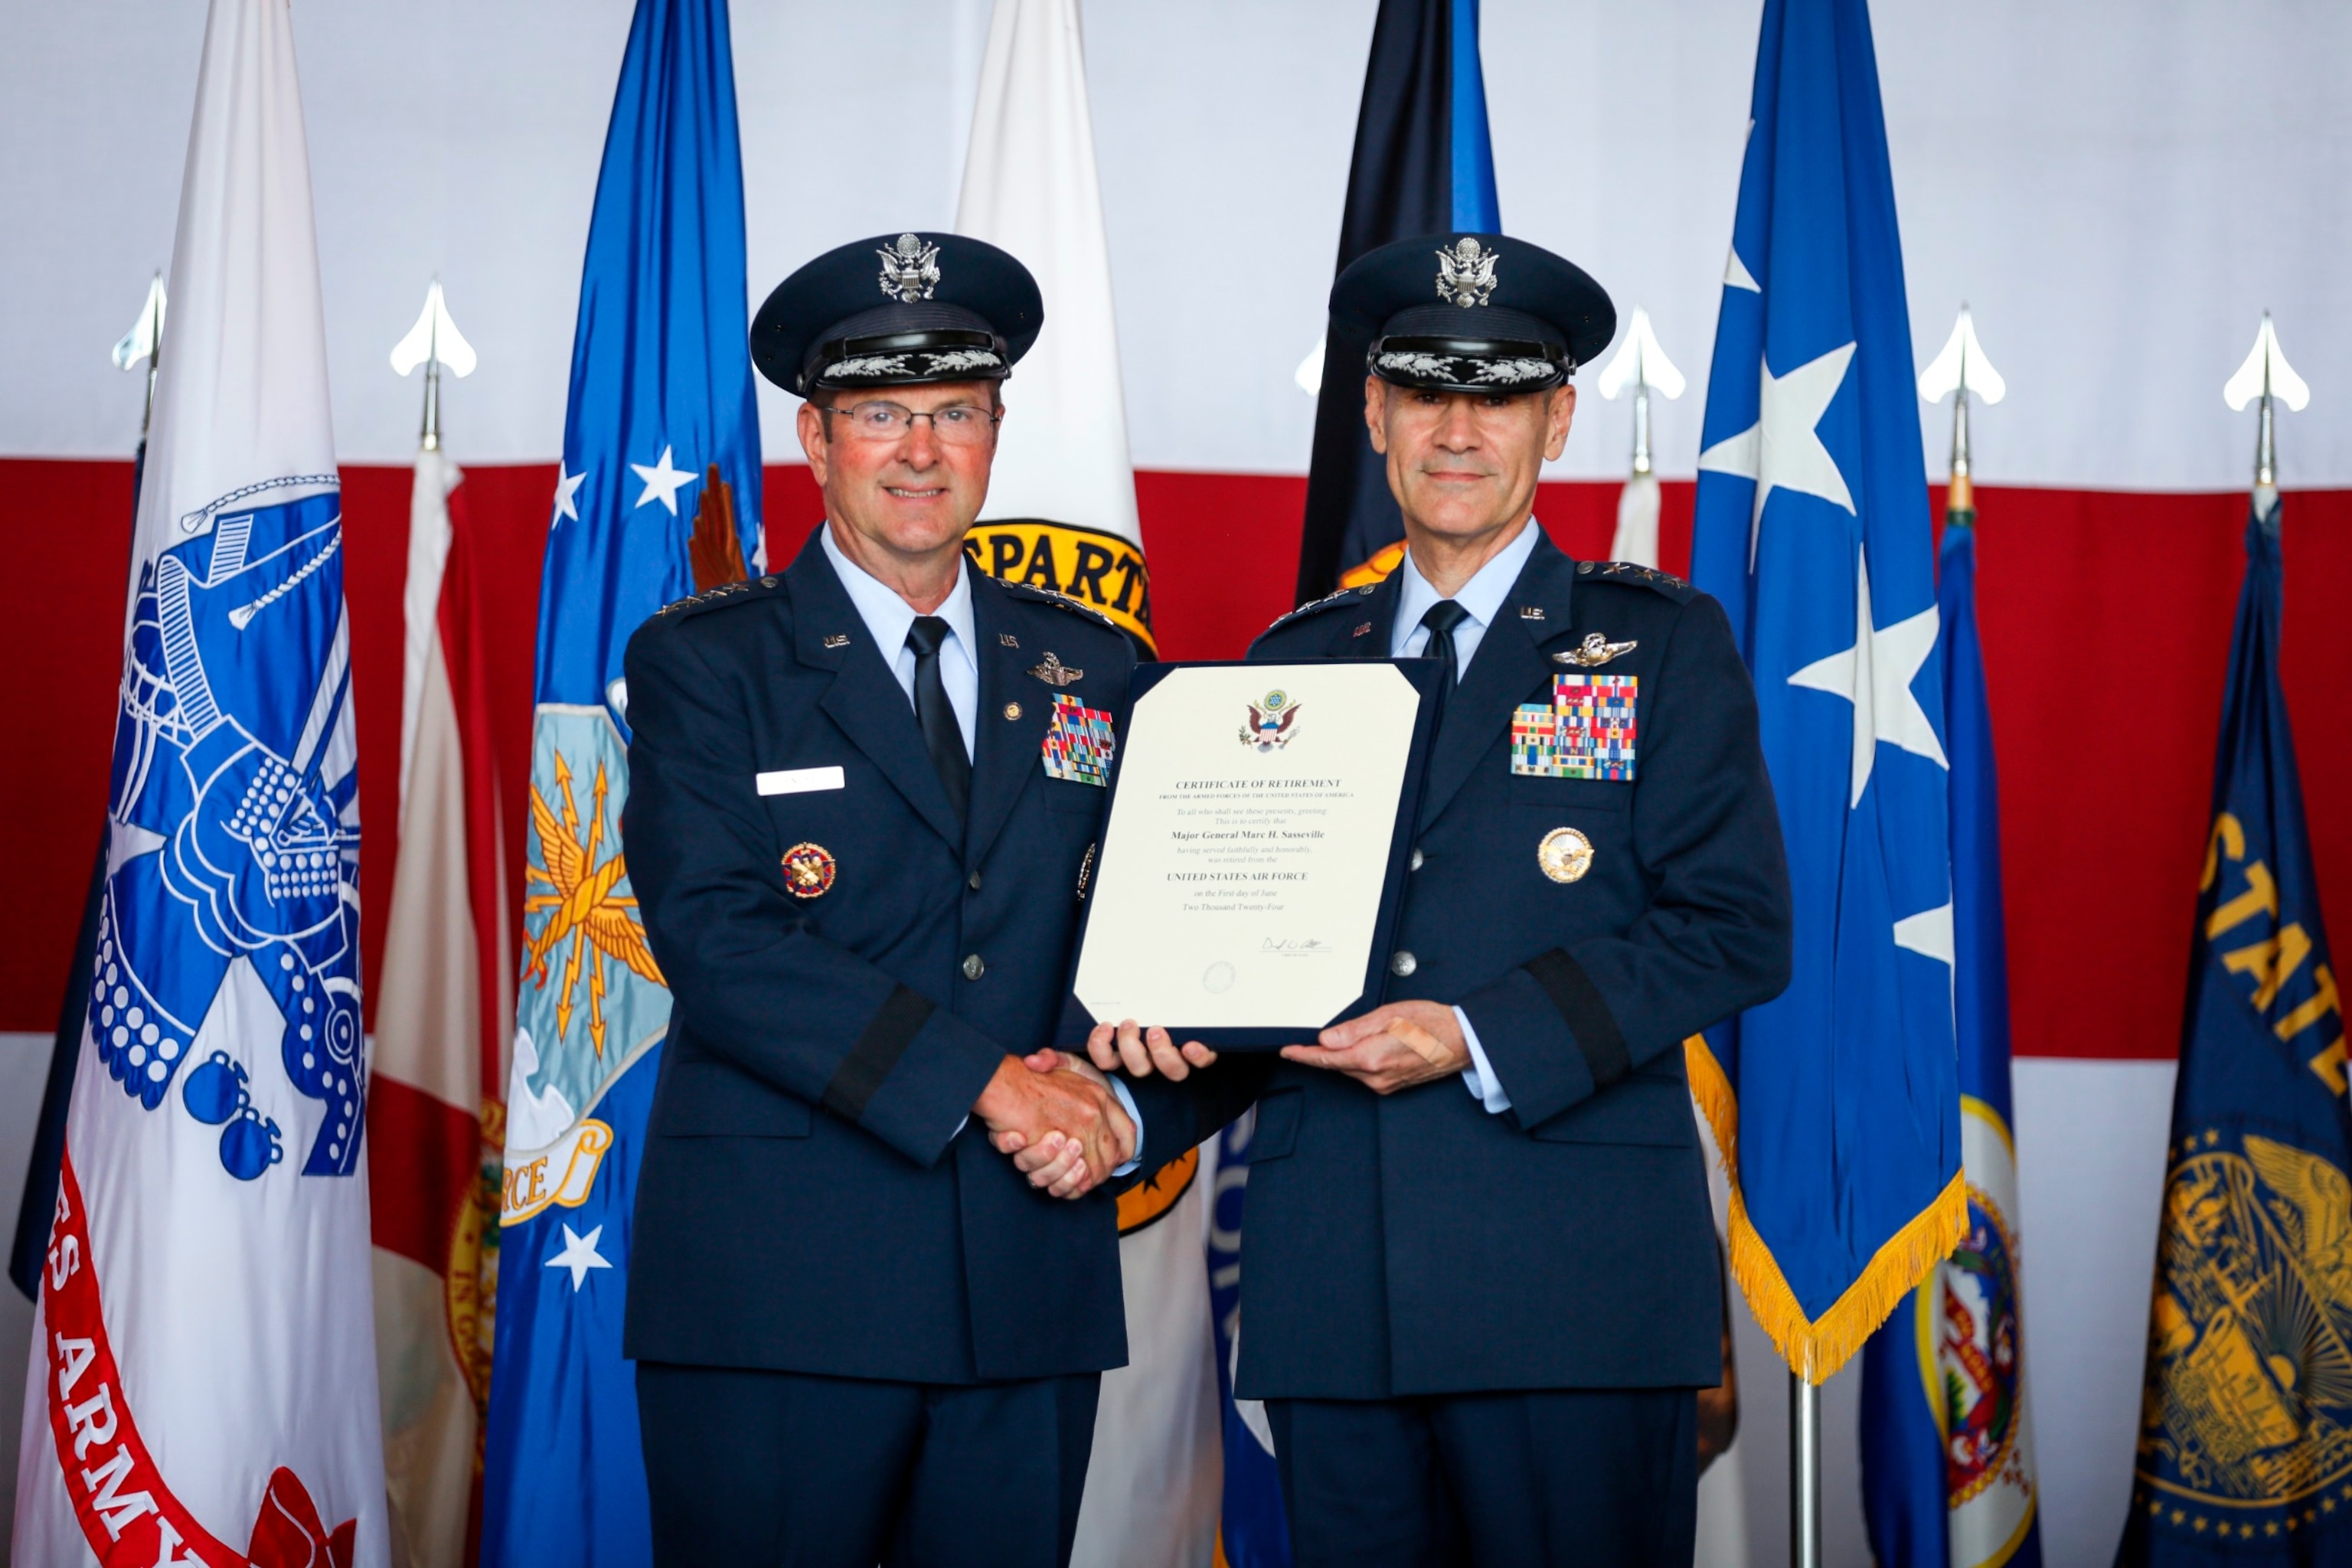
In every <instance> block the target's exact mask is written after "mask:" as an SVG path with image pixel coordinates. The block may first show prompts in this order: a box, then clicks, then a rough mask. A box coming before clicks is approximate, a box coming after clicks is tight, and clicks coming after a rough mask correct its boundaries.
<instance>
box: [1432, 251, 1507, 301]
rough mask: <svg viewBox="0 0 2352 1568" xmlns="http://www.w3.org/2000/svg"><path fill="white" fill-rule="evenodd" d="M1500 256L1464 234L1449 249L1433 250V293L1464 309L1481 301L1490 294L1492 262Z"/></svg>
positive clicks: (1493, 289)
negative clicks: (1435, 286)
mask: <svg viewBox="0 0 2352 1568" xmlns="http://www.w3.org/2000/svg"><path fill="white" fill-rule="evenodd" d="M1500 259H1501V258H1500V257H1499V256H1498V255H1497V253H1496V252H1494V251H1491V250H1487V249H1485V248H1483V247H1481V246H1480V245H1479V244H1478V242H1477V240H1476V239H1475V238H1473V237H1471V236H1469V235H1466V234H1465V235H1464V236H1463V237H1461V238H1460V239H1457V240H1455V241H1454V247H1453V248H1452V249H1450V250H1441V251H1439V252H1438V253H1437V297H1438V298H1439V299H1441V300H1452V301H1453V302H1454V303H1455V304H1457V305H1459V306H1461V307H1462V308H1463V309H1464V310H1468V309H1469V308H1470V307H1471V306H1473V305H1483V304H1485V303H1486V301H1487V300H1489V299H1490V298H1492V297H1493V295H1494V292H1495V283H1496V278H1495V263H1496V261H1498V260H1500Z"/></svg>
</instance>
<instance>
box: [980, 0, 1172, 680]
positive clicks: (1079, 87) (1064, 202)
mask: <svg viewBox="0 0 2352 1568" xmlns="http://www.w3.org/2000/svg"><path fill="white" fill-rule="evenodd" d="M956 232H957V233H959V234H965V235H970V236H971V237H973V238H974V239H984V240H986V241H988V242H989V243H990V244H991V245H994V246H998V247H1002V248H1003V249H1005V250H1008V251H1011V252H1012V253H1013V255H1015V256H1017V257H1019V258H1021V260H1022V262H1023V264H1024V266H1026V267H1027V268H1029V270H1030V272H1031V273H1032V274H1034V276H1035V278H1036V279H1037V288H1038V291H1039V292H1040V293H1041V294H1043V295H1044V296H1045V330H1044V331H1040V332H1039V333H1038V334H1037V342H1035V344H1034V345H1033V346H1032V347H1031V348H1030V350H1029V352H1028V353H1026V354H1024V355H1023V356H1022V359H1021V366H1020V370H1019V372H1018V373H1017V374H1014V375H1013V377H1012V378H1011V379H1010V380H1009V381H1007V382H1006V384H1005V387H1004V400H1005V408H1006V416H1005V420H1004V424H1003V426H1002V433H1001V435H1000V437H999V439H998V442H997V449H996V463H995V467H994V469H993V471H992V475H991V477H990V479H989V483H988V500H987V502H986V504H984V505H983V506H982V508H981V510H980V521H978V522H976V523H974V524H973V525H972V530H971V534H970V536H969V537H968V538H967V539H966V540H965V542H964V549H965V550H966V551H967V552H970V554H971V558H972V561H973V563H974V564H976V565H978V566H979V567H981V568H982V570H983V571H986V572H988V573H990V574H992V575H994V576H998V577H1002V578H1004V579H1006V580H1007V581H1009V582H1015V583H1028V584H1034V585H1035V586H1038V587H1042V588H1051V589H1053V590H1055V592H1056V593H1062V594H1067V595H1071V596H1072V597H1073V598H1077V599H1082V600H1084V601H1085V602H1086V603H1087V604H1088V605H1093V606H1094V607H1095V608H1096V609H1097V610H1100V611H1101V612H1102V613H1103V614H1104V615H1107V616H1109V617H1110V618H1111V619H1112V620H1114V621H1116V622H1118V624H1119V626H1122V627H1123V628H1125V630H1126V631H1127V634H1128V635H1129V637H1133V638H1134V639H1135V640H1136V642H1137V644H1138V645H1139V647H1140V648H1141V650H1142V652H1143V653H1144V655H1145V656H1146V657H1149V656H1150V654H1151V652H1152V647H1153V645H1152V637H1151V584H1150V575H1149V574H1147V573H1146V572H1145V570H1144V565H1143V533H1142V530H1141V527H1140V526H1139V524H1138V522H1137V521H1136V512H1135V470H1134V468H1133V467H1132V466H1131V465H1130V464H1129V459H1128V448H1127V397H1126V393H1125V391H1124V389H1123V388H1122V387H1121V385H1120V384H1119V370H1118V322H1117V321H1116V319H1115V317H1114V314H1113V311H1112V309H1111V292H1110V249H1109V246H1108V241H1106V240H1105V238H1104V237H1103V218H1102V182H1101V181H1100V179H1098V178H1097V175H1096V173H1095V131H1094V115H1093V111H1092V110H1091V109H1090V108H1089V106H1088V104H1087V58H1086V44H1085V39H1084V38H1083V37H1081V36H1080V33H1079V24H1078V6H1077V0H996V9H995V12H994V14H993V16H992V17H991V18H990V21H989V28H988V49H987V52H986V54H984V55H983V56H982V59H981V68H980V97H979V100H978V101H977V102H976V103H975V104H974V105H973V107H972V114H971V146H970V149H969V150H968V151H967V152H966V153H965V155H964V164H963V194H962V195H961V199H959V200H958V202H957V204H956Z"/></svg>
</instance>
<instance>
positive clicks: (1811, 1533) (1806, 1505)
mask: <svg viewBox="0 0 2352 1568" xmlns="http://www.w3.org/2000/svg"><path fill="white" fill-rule="evenodd" d="M1789 1562H1790V1568H1822V1388H1821V1384H1817V1383H1815V1382H1813V1381H1812V1380H1811V1378H1809V1377H1807V1376H1806V1375H1805V1374H1804V1373H1801V1372H1791V1373H1789Z"/></svg>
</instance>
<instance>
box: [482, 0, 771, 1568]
mask: <svg viewBox="0 0 2352 1568" xmlns="http://www.w3.org/2000/svg"><path fill="white" fill-rule="evenodd" d="M743 249H744V247H743V178H742V158H741V153H740V148H739V145H738V142H737V137H736V120H735V73H734V65H733V61H732V57H731V53H730V46H729V41H728V26H727V7H726V5H725V3H724V0H638V4H637V8H636V16H635V20H634V21H633V22H632V23H631V25H630V29H629V42H628V49H627V53H626V54H625V57H624V58H623V59H622V62H621V79H620V85H619V88H618V89H617V90H616V92H615V93H614V100H613V118H612V123H611V126H610V128H609V129H608V130H607V132H606V134H605V141H604V169H603V171H602V173H601V174H599V175H598V177H597V182H596V200H595V206H594V209H593V214H592V216H591V217H590V219H589V226H588V253H587V261H586V265H585V267H584V268H583V273H582V277H581V281H580V315H579V324H578V327H577V328H576V330H575V332H574V336H573V340H572V392H571V406H570V409H569V412H568V414H567V416H566V417H565V420H564V431H563V462H562V468H561V469H560V470H559V474H558V478H557V481H556V491H555V502H554V505H555V515H554V519H553V522H552V525H551V529H550V531H549V533H548V541H547V566H546V573H545V575H544V578H543V580H542V586H541V599H540V618H539V673H538V681H537V701H538V711H537V716H536V719H535V721H534V723H533V725H532V738H531V780H530V824H531V826H530V844H529V865H530V868H529V884H530V885H529V886H528V888H527V889H525V900H524V936H525V949H524V952H523V953H522V974H521V978H520V984H519V986H518V994H519V1002H518V1007H517V1017H516V1021H515V1044H514V1064H513V1069H512V1073H511V1077H510V1079H509V1090H508V1099H507V1108H506V1116H507V1121H506V1174H505V1188H504V1193H505V1195H504V1204H503V1212H502V1214H501V1216H500V1245H499V1250H500V1255H501V1261H500V1266H499V1301H498V1327H497V1342H496V1353H495V1357H494V1361H493V1369H492V1373H491V1383H490V1408H489V1419H488V1428H487V1432H486V1436H485V1454H484V1459H483V1488H482V1490H483V1497H482V1552H481V1561H482V1563H483V1564H484V1565H485V1568H524V1565H536V1564H555V1563H562V1564H567V1565H571V1564H581V1563H589V1564H636V1563H646V1562H649V1561H651V1558H652V1542H651V1533H650V1527H649V1524H648V1517H647V1503H646V1480H645V1470H644V1461H643V1458H642V1456H641V1454H640V1452H639V1448H638V1436H637V1400H636V1384H635V1369H634V1368H633V1367H632V1366H631V1365H630V1364H629V1363H627V1362H625V1361H624V1360H623V1359H622V1356H621V1323H622V1316H623V1303H624V1297H625V1286H626V1280H627V1279H628V1259H629V1225H630V1210H631V1207H632V1205H634V1203H635V1196H636V1177H637V1169H638V1163H639V1153H640V1147H641V1144H642V1142H643V1140H644V1137H645V1131H646V1111H647V1110H648V1109H649V1107H650V1105H651V1103H652V1100H653V1091H654V1079H655V1069H656V1059H657V1057H658V1054H659V1047H660V1044H661V1039H662V1035H663V1032H664V1030H665V1029H666V1028H667V1025H668V1022H669V993H668V991H667V990H666V989H665V988H664V986H663V984H662V978H661V972H660V970H659V969H658V967H657V966H656V964H655V963H654V959H653V954H652V953H651V952H650V951H648V949H647V947H646V936H645V930H644V927H643V925H642V924H641V923H640V921H639V919H638V915H637V910H636V900H635V898H634V897H633V896H632V895H631V892H630V884H629V879H628V867H627V862H626V859H625V857H624V855H623V853H622V844H621V828H620V825H621V807H622V805H623V803H624V802H625V800H626V798H627V796H628V779H629V775H628V750H627V748H628V742H629V728H628V692H627V690H626V689H625V686H624V684H623V682H622V680H621V658H622V655H623V652H624V651H625V648H626V647H627V646H628V640H629V635H630V634H631V633H632V632H634V631H635V629H636V628H637V626H638V625H639V624H640V623H641V622H643V621H644V620H645V618H646V616H650V615H652V614H653V613H654V612H655V611H656V610H658V609H659V608H660V607H661V606H662V605H665V604H667V603H669V602H670V601H672V600H674V599H677V598H680V597H683V596H684V595H688V594H690V593H692V592H693V591H694V590H695V587H696V582H695V577H696V575H697V570H698V568H700V567H702V566H704V564H705V563H706V559H707V558H708V557H709V555H710V554H711V553H712V552H714V551H715V552H716V553H717V555H718V556H719V557H720V558H722V559H724V560H726V561H727V562H728V563H729V569H726V570H722V571H721V572H720V573H719V575H721V576H725V577H730V578H731V577H735V576H740V562H741V561H746V560H751V561H756V560H757V559H758V542H759V539H760V524H759V510H760V509H759V501H760V428H759V420H758V415H757V412H756V410H755V408H754V406H753V402H752V393H751V355H750V351H749V349H748V347H747V344H748V341H749V324H748V319H747V310H746V284H745V277H744V260H743ZM730 534H731V535H732V538H731V540H730ZM689 541H691V542H692V554H693V558H694V565H692V566H690V565H689ZM730 546H731V548H730Z"/></svg>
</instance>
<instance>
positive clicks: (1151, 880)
mask: <svg viewBox="0 0 2352 1568" xmlns="http://www.w3.org/2000/svg"><path fill="white" fill-rule="evenodd" d="M1434 673H1435V672H1434V670H1433V669H1423V668H1421V667H1420V661H1407V662H1396V661H1376V660H1362V661H1349V662H1347V663H1338V662H1329V663H1320V664H1311V665H1289V666H1283V665H1171V666H1162V667H1159V668H1157V669H1153V668H1146V669H1145V670H1143V671H1139V674H1138V677H1137V680H1136V686H1137V689H1138V692H1139V695H1138V696H1137V698H1136V701H1135V710H1134V716H1133V718H1132V720H1131V721H1129V731H1128V737H1127V744H1126V746H1125V748H1124V749H1123V752H1122V754H1121V755H1120V757H1119V759H1118V774H1117V778H1116V781H1115V785H1114V793H1113V796H1112V801H1111V813H1110V823H1109V827H1108V831H1107V833H1106V835H1105V839H1104V844H1103V852H1102V857H1101V863H1100V866H1099V868H1098V870H1097V877H1096V880H1095V886H1094V889H1093V892H1092V895H1091V900H1090V905H1089V909H1088V911H1087V929H1086V933H1085V936H1084V938H1083V939H1082V942H1081V945H1080V949H1079V957H1078V964H1077V971H1076V980H1075V982H1074V984H1073V989H1074V991H1075V992H1076V997H1077V1002H1078V1005H1080V1006H1081V1007H1082V1008H1083V1009H1085V1011H1086V1013H1087V1015H1088V1016H1090V1017H1091V1018H1092V1019H1093V1020H1095V1022H1096V1024H1097V1034H1100V1033H1101V1032H1102V1031H1101V1026H1108V1025H1111V1024H1115V1023H1117V1022H1118V1021H1120V1020H1123V1019H1137V1018H1148V1019H1151V1020H1154V1021H1155V1023H1156V1024H1157V1025H1158V1026H1160V1027H1164V1028H1165V1029H1167V1030H1170V1031H1173V1034H1174V1037H1176V1038H1181V1039H1183V1040H1185V1041H1188V1042H1193V1041H1198V1042H1201V1043H1202V1044H1203V1045H1204V1046H1205V1047H1211V1048H1215V1049H1243V1050H1248V1049H1256V1050H1270V1049H1275V1048H1277V1047H1282V1046H1286V1045H1301V1044H1305V1043H1307V1042H1309V1041H1313V1040H1315V1039H1316V1038H1317V1037H1318V1033H1319V1032H1320V1031H1321V1030H1322V1029H1323V1028H1324V1026H1327V1025H1329V1024H1331V1023H1333V1022H1335V1021H1336V1020H1338V1019H1339V1018H1341V1017H1343V1016H1347V1015H1349V1013H1350V1012H1360V1011H1362V1010H1363V1009H1365V1008H1367V1007H1369V1006H1370V1005H1373V1004H1374V1003H1376V1002H1377V1001H1378V999H1379V992H1380V987H1381V977H1382V976H1383V974H1384V973H1386V967H1387V949H1386V945H1385V943H1386V937H1387V933H1388V931H1389V930H1390V928H1391V926H1392V924H1393V922H1394V919H1395V914H1396V907H1397V904H1398V902H1399V889H1398V887H1397V881H1398V879H1399V878H1400V877H1401V876H1402V873H1403V871H1404V867H1405V860H1406V857H1407V856H1408V855H1409V853H1410V852H1411V848H1412V826H1413V824H1412V812H1413V810H1414V808H1415V806H1416V805H1417V804H1418V801H1419V795H1420V784H1421V758H1422V753H1423V751H1425V749H1426V745H1427V736H1428V731H1429V729H1430V723H1429V717H1428V713H1427V711H1426V710H1428V709H1429V708H1430V706H1431V702H1430V700H1429V697H1430V692H1431V691H1432V690H1433V681H1432V679H1431V678H1432V677H1433V675H1434ZM1158 1032H1159V1030H1158V1029H1155V1031H1154V1033H1155V1034H1157V1033H1158ZM1134 1048H1135V1049H1136V1051H1137V1052H1138V1053H1139V1059H1140V1058H1141V1057H1143V1056H1148V1055H1149V1054H1150V1052H1151V1042H1150V1041H1149V1040H1146V1039H1144V1038H1142V1037H1138V1039H1137V1040H1136V1043H1135V1047H1134ZM1164 1050H1165V1053H1166V1054H1167V1055H1168V1056H1169V1058H1170V1062H1169V1063H1163V1064H1161V1070H1163V1071H1165V1070H1168V1068H1169V1067H1170V1065H1171V1064H1177V1065H1181V1063H1182V1062H1183V1060H1184V1056H1183V1054H1182V1052H1181V1051H1179V1050H1178V1049H1177V1047H1174V1046H1173V1045H1172V1044H1171V1045H1169V1046H1167V1047H1164ZM1193 1065H1202V1063H1201V1062H1199V1061H1198V1060H1195V1061H1194V1063H1193ZM1171 1076H1176V1075H1174V1074H1171Z"/></svg>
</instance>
